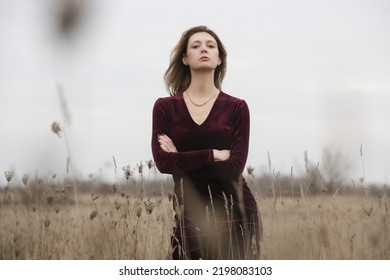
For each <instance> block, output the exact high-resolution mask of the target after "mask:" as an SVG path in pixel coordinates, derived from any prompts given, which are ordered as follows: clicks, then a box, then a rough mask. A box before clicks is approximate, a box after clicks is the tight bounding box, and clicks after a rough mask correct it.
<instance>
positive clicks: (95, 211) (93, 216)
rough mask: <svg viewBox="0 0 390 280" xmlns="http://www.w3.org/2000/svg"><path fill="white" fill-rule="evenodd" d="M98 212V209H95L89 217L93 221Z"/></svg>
mask: <svg viewBox="0 0 390 280" xmlns="http://www.w3.org/2000/svg"><path fill="white" fill-rule="evenodd" d="M97 214H98V211H97V210H93V211H92V213H91V214H90V215H89V219H90V220H91V221H92V220H93V219H95V218H96V216H97Z"/></svg>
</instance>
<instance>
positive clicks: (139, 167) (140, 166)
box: [137, 161, 144, 175]
mask: <svg viewBox="0 0 390 280" xmlns="http://www.w3.org/2000/svg"><path fill="white" fill-rule="evenodd" d="M137 167H138V173H139V174H140V175H142V174H143V171H144V165H143V164H142V161H141V162H140V163H139V164H137Z"/></svg>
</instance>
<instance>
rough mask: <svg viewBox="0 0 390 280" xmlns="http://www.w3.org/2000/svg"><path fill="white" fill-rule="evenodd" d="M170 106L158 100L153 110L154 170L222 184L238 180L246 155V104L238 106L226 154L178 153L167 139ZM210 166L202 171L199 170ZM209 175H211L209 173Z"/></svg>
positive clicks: (247, 111)
mask: <svg viewBox="0 0 390 280" xmlns="http://www.w3.org/2000/svg"><path fill="white" fill-rule="evenodd" d="M170 106H171V105H170V103H169V102H166V101H165V100H162V99H159V100H157V101H156V103H155V106H154V108H153V133H152V152H153V157H154V160H155V162H156V166H157V168H158V169H159V170H160V172H162V173H168V174H176V173H186V172H196V174H197V175H199V176H207V177H208V176H210V174H213V175H212V176H213V177H214V176H215V177H216V178H220V179H222V180H237V179H238V177H239V176H240V175H241V174H242V172H243V170H244V167H245V164H246V159H247V155H248V144H249V110H248V107H247V105H246V103H245V102H241V103H240V104H239V105H238V106H237V110H236V111H235V115H234V120H235V121H234V124H233V127H232V131H233V137H232V138H233V140H232V144H231V146H230V149H229V150H217V149H212V148H210V149H204V150H196V151H187V152H181V151H178V150H177V148H176V146H175V143H173V141H172V140H171V139H170V138H169V137H168V136H167V135H165V133H167V132H168V131H169V130H170V126H171V123H172V119H171V118H172V115H173V114H174V110H173V108H172V107H170ZM206 166H210V168H207V169H204V168H202V167H206ZM210 172H211V173H210Z"/></svg>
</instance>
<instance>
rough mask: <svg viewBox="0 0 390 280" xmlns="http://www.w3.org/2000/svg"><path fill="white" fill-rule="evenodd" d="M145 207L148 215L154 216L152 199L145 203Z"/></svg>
mask: <svg viewBox="0 0 390 280" xmlns="http://www.w3.org/2000/svg"><path fill="white" fill-rule="evenodd" d="M144 205H145V210H146V213H148V214H149V215H150V214H152V212H153V208H154V203H153V202H152V201H150V198H149V199H148V201H144Z"/></svg>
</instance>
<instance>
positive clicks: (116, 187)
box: [111, 182, 118, 193]
mask: <svg viewBox="0 0 390 280" xmlns="http://www.w3.org/2000/svg"><path fill="white" fill-rule="evenodd" d="M111 186H112V190H113V191H114V193H116V192H117V191H118V183H117V182H113V183H111Z"/></svg>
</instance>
